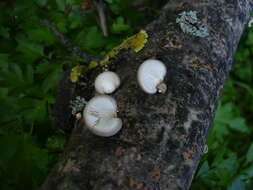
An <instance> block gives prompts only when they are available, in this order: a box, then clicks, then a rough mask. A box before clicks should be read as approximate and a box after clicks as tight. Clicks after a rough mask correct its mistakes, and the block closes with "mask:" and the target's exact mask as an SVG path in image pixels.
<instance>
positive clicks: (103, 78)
mask: <svg viewBox="0 0 253 190" xmlns="http://www.w3.org/2000/svg"><path fill="white" fill-rule="evenodd" d="M119 85H120V78H119V76H118V75H117V74H116V73H114V72H111V71H106V72H103V73H100V74H99V75H98V76H97V78H96V80H95V89H96V91H97V92H98V93H100V94H110V93H112V92H114V91H115V90H116V89H117V88H118V87H119Z"/></svg>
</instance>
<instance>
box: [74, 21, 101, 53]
mask: <svg viewBox="0 0 253 190" xmlns="http://www.w3.org/2000/svg"><path fill="white" fill-rule="evenodd" d="M76 42H77V43H78V44H79V45H80V46H81V47H82V48H84V49H95V48H101V47H103V46H104V45H105V39H104V37H103V35H102V33H101V31H99V30H98V28H97V27H96V26H93V27H90V28H88V29H87V30H82V31H81V32H80V33H79V34H78V35H77V38H76Z"/></svg>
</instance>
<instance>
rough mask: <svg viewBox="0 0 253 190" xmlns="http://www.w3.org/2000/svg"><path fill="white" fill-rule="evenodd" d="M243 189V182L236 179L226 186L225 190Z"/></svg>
mask: <svg viewBox="0 0 253 190" xmlns="http://www.w3.org/2000/svg"><path fill="white" fill-rule="evenodd" d="M245 188H246V186H245V182H244V181H243V180H242V178H241V177H238V178H236V179H235V180H234V181H233V182H232V183H231V184H230V185H229V186H228V188H227V190H245Z"/></svg>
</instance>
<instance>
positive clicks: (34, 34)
mask: <svg viewBox="0 0 253 190" xmlns="http://www.w3.org/2000/svg"><path fill="white" fill-rule="evenodd" d="M26 33H27V35H28V38H29V40H31V41H33V42H39V43H40V42H42V43H44V44H45V45H52V44H53V43H54V42H55V37H54V36H53V35H52V32H51V31H49V30H48V29H46V28H44V27H37V28H33V29H29V30H26Z"/></svg>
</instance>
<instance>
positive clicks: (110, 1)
mask: <svg viewBox="0 0 253 190" xmlns="http://www.w3.org/2000/svg"><path fill="white" fill-rule="evenodd" d="M105 2H107V3H109V4H112V3H113V0H105Z"/></svg>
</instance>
